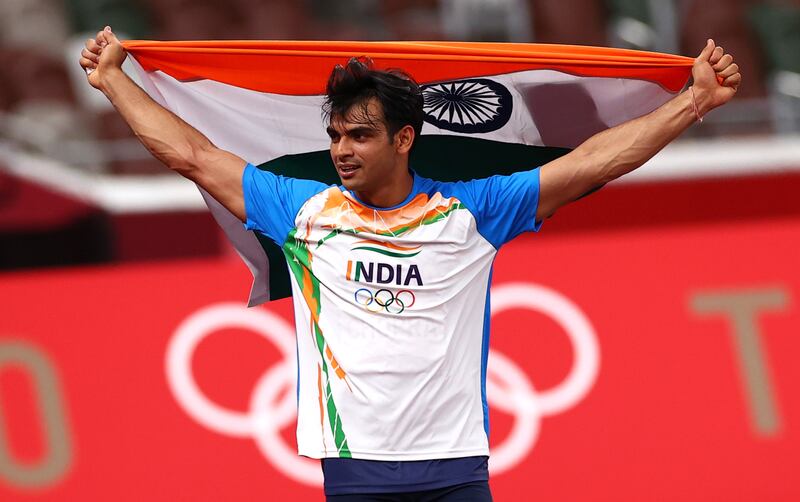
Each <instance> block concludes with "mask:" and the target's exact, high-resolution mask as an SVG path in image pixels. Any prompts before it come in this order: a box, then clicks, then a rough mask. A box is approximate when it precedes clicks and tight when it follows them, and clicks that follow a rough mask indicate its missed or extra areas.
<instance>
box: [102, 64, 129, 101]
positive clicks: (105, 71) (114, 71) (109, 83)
mask: <svg viewBox="0 0 800 502" xmlns="http://www.w3.org/2000/svg"><path fill="white" fill-rule="evenodd" d="M125 76H126V75H125V72H124V71H122V68H121V67H119V66H111V67H108V68H102V69H101V70H100V90H101V91H103V94H106V95H108V94H109V93H110V92H111V91H112V89H113V87H114V83H115V82H117V81H119V79H120V78H125Z"/></svg>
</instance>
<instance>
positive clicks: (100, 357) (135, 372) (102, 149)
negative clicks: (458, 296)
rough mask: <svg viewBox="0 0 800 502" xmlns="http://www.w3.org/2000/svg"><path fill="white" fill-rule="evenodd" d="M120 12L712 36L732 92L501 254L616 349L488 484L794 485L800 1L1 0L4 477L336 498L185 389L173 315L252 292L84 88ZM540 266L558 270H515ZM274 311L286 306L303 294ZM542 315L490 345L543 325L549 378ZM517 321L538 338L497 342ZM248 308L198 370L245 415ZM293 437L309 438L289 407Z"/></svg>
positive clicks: (783, 491)
mask: <svg viewBox="0 0 800 502" xmlns="http://www.w3.org/2000/svg"><path fill="white" fill-rule="evenodd" d="M106 24H108V25H111V26H112V27H113V28H114V31H115V32H116V33H117V34H118V36H119V37H120V38H123V39H155V40H191V39H209V40H210V39H326V40H470V41H511V42H538V43H555V44H582V45H599V46H615V47H624V48H633V49H642V50H651V51H658V52H668V53H674V54H682V55H687V56H695V55H696V54H697V53H698V52H699V50H700V49H701V48H702V47H703V45H704V42H705V40H706V39H707V38H709V37H711V38H714V40H715V41H716V42H717V44H719V45H722V46H723V47H724V48H725V50H726V51H727V52H730V53H732V54H733V55H734V56H735V58H736V61H737V62H738V64H739V66H740V68H741V72H742V74H743V76H744V80H743V83H742V85H741V87H740V90H739V92H738V95H737V97H736V99H735V100H734V101H733V102H731V103H730V104H729V105H727V106H725V107H724V108H722V109H719V110H715V111H713V112H712V113H710V114H709V115H708V116H707V117H706V119H705V121H704V122H703V123H702V124H695V126H693V127H692V128H690V129H689V130H688V131H687V132H686V133H684V135H683V136H682V137H681V138H680V139H679V140H678V141H676V142H675V143H673V144H671V145H670V146H669V147H667V148H666V149H665V150H664V151H663V152H662V153H661V154H659V155H658V156H656V157H655V158H654V159H653V160H652V161H650V162H649V163H648V165H647V166H645V167H644V168H642V169H641V170H640V171H637V173H635V174H634V175H631V176H629V177H626V178H625V179H622V180H620V181H619V182H615V183H613V184H611V185H610V186H608V187H606V188H604V189H603V190H601V191H600V192H598V193H597V194H595V195H592V196H591V197H588V198H586V199H584V200H581V201H579V202H577V203H575V204H573V205H571V206H569V207H568V208H565V209H564V210H563V211H561V212H560V213H559V214H558V215H557V216H556V217H555V218H554V219H553V220H552V221H551V222H550V221H549V222H548V224H547V225H546V226H545V231H543V232H542V233H541V235H537V236H536V237H530V238H529V237H524V238H521V239H519V241H520V243H517V241H515V243H514V244H512V245H511V246H510V250H509V251H507V252H506V253H507V254H505V255H504V254H503V253H501V255H500V258H499V259H498V262H497V268H496V273H495V276H494V277H495V279H494V281H495V284H497V283H498V282H499V283H501V284H502V282H503V281H519V280H521V279H523V280H527V279H530V281H534V282H535V283H537V284H545V285H547V286H548V287H550V288H553V289H554V290H557V291H560V292H561V293H562V294H564V295H566V297H568V298H570V299H571V300H572V301H574V302H576V304H577V305H579V306H580V308H581V309H583V312H584V313H585V314H586V315H587V316H588V318H589V319H590V320H591V322H592V323H594V325H595V326H596V331H597V336H598V338H599V340H600V342H601V343H600V346H601V353H602V355H603V358H602V361H603V362H602V364H601V372H600V376H599V377H598V380H597V383H596V385H595V387H594V389H593V390H592V393H591V394H589V396H588V397H587V398H585V400H584V402H583V403H581V405H580V406H577V407H576V408H575V409H574V410H571V411H570V412H569V413H568V414H562V415H561V416H560V417H559V418H552V419H551V418H548V419H546V420H545V421H544V426H543V429H542V431H545V430H546V432H542V433H541V437H540V439H539V442H538V443H537V446H536V454H532V453H531V454H530V455H529V453H530V451H529V450H525V452H523V453H525V455H527V456H525V457H524V461H523V460H520V461H519V462H521V463H520V464H519V466H520V467H517V468H516V471H512V472H510V473H506V474H503V475H501V476H498V477H497V478H495V479H496V481H495V483H496V484H495V485H494V488H495V494H496V497H497V499H498V500H529V498H528V496H527V495H526V494H523V493H525V492H526V491H527V490H528V487H529V486H531V483H533V485H535V486H538V487H539V491H538V492H536V491H535V492H534V493H538V495H539V496H541V497H543V498H542V500H576V499H581V500H654V499H663V500H666V499H670V500H684V501H687V500H704V501H708V500H725V501H732V500H743V501H744V500H747V501H752V500H800V484H798V481H797V478H796V475H794V474H791V472H792V471H791V469H792V466H795V470H796V465H798V463H800V458H798V451H800V447H798V439H797V438H798V436H797V433H798V430H797V426H798V425H800V402H798V396H800V389H798V387H797V382H800V374H798V371H800V370H798V365H797V364H796V359H797V356H799V355H800V341H799V340H798V337H797V334H798V326H800V311H799V310H798V307H797V305H798V297H800V270H799V267H798V260H797V257H798V256H800V246H799V245H798V244H799V243H800V196H798V193H800V0H552V1H551V0H385V1H379V0H336V1H327V0H224V1H223V0H2V1H1V2H0V499H2V500H8V499H9V497H10V499H11V500H28V499H29V497H34V498H42V499H48V500H109V499H113V500H234V499H235V500H254V499H259V500H265V499H266V500H271V499H274V500H300V499H308V500H319V499H321V496H320V491H319V489H318V488H317V487H316V485H314V483H313V482H311V483H309V482H308V480H307V478H306V480H305V481H303V480H302V479H300V478H302V476H300V478H297V477H295V478H293V477H292V475H290V474H289V475H287V474H286V468H284V469H283V470H282V469H280V468H279V467H276V465H277V464H276V463H275V462H274V461H271V463H270V462H265V461H264V457H263V456H262V455H261V454H260V453H259V452H258V450H257V449H256V448H255V447H254V446H253V444H254V443H253V442H252V441H250V440H246V441H245V440H243V439H242V438H241V436H242V435H241V434H240V435H238V436H237V435H236V434H228V435H227V436H234V437H227V436H226V435H225V434H222V433H219V434H214V433H211V432H209V431H208V430H207V429H208V427H206V428H205V429H204V428H202V427H200V426H199V425H198V424H197V423H196V421H193V420H191V419H190V418H189V416H188V415H187V414H186V413H184V411H182V410H180V409H179V408H178V407H177V406H176V404H175V400H174V399H173V397H171V395H170V393H169V391H168V390H167V385H166V383H165V379H164V375H163V368H162V360H163V358H164V352H165V346H166V344H167V343H168V340H169V337H170V335H171V333H173V331H174V330H175V329H176V326H179V325H180V324H181V322H183V321H184V320H185V319H187V318H188V317H190V316H191V315H193V314H192V313H193V312H199V311H201V310H202V309H203V308H205V306H207V305H211V304H214V302H220V301H227V302H232V301H236V302H242V301H244V299H245V298H246V294H247V285H248V284H249V276H248V273H247V271H246V269H245V267H244V265H243V264H241V263H240V261H239V259H238V257H237V256H234V253H233V252H232V250H231V248H230V246H229V245H228V244H227V242H226V241H225V239H224V237H223V236H222V234H221V232H220V230H219V229H218V227H217V225H216V223H215V222H214V221H213V219H212V218H211V216H210V215H209V213H208V211H207V209H206V207H205V205H204V204H203V202H202V199H201V198H200V196H199V194H198V192H197V190H196V188H195V187H194V186H193V185H192V184H191V183H188V182H186V181H184V180H182V179H180V178H179V177H177V176H176V175H173V174H172V173H168V172H165V171H166V170H165V169H164V168H163V167H162V166H161V165H160V164H159V163H158V162H157V161H155V160H153V159H152V158H151V157H150V156H149V155H148V154H147V152H146V151H145V149H144V148H143V147H142V146H141V145H140V144H139V143H138V142H137V141H136V139H135V138H134V136H133V135H132V133H131V131H130V130H129V128H128V127H127V125H126V124H125V123H124V122H122V120H121V119H120V118H119V117H118V115H117V114H116V113H115V111H114V110H113V109H112V108H111V106H110V105H109V104H108V103H107V102H106V100H105V99H104V98H103V96H102V95H100V93H99V92H97V91H94V90H93V89H91V88H90V87H89V86H88V85H87V84H86V79H85V75H84V74H83V73H82V71H81V69H80V68H79V66H78V57H79V53H80V50H81V48H82V47H83V45H84V43H85V40H86V39H87V38H88V37H93V36H94V34H95V33H96V32H97V31H98V30H100V29H102V27H103V26H104V25H106ZM533 239H536V240H535V241H534V240H533ZM534 243H535V244H534ZM534 245H535V247H534ZM533 253H539V254H533ZM504 256H505V258H504ZM534 256H535V257H536V258H532V257H534ZM512 257H513V259H512ZM514 260H516V261H514ZM538 260H546V264H549V266H541V267H539V266H537V267H532V271H530V272H528V271H525V272H524V273H522V274H521V275H520V273H518V270H517V269H516V268H514V267H515V265H516V263H519V262H523V263H528V262H532V261H537V262H538ZM512 261H513V264H514V266H512ZM530 281H529V282H530ZM268 309H269V311H271V312H272V311H274V312H276V313H277V314H278V315H281V316H283V318H285V319H287V320H289V322H291V321H290V319H291V308H290V306H289V305H288V304H287V303H286V302H277V303H276V305H270V306H269V307H268ZM257 310H260V309H257ZM512 310H513V309H512ZM533 310H536V309H533ZM541 310H542V309H539V311H538V312H531V311H526V312H524V313H520V311H519V310H516V311H514V312H516V313H507V314H503V316H512V317H513V316H516V317H514V318H513V319H512V318H510V317H503V318H502V319H498V320H497V321H496V325H495V326H496V327H495V328H494V331H493V337H495V338H494V339H493V347H495V348H497V347H499V349H497V350H500V351H502V353H505V354H512V355H515V356H517V360H518V361H522V359H520V358H519V354H527V353H529V352H531V351H530V350H529V349H530V346H529V345H527V344H529V343H530V344H535V346H536V347H537V348H538V349H539V350H537V351H534V352H535V353H533V354H531V355H530V356H529V357H528V358H527V359H526V363H525V365H524V367H523V369H524V372H525V373H526V374H527V375H528V377H530V378H531V379H532V381H533V382H535V383H536V384H537V388H542V387H544V388H547V387H548V386H550V385H556V383H557V382H559V381H560V380H561V379H562V378H563V377H564V375H565V374H567V373H568V368H569V367H570V364H571V361H573V360H574V358H575V357H576V356H575V354H574V350H573V349H571V348H570V345H569V343H568V342H566V341H565V340H566V339H567V338H565V337H564V336H563V335H564V333H565V332H568V331H569V330H568V329H566V328H564V326H563V325H562V324H559V322H554V321H553V319H552V315H551V316H549V317H548V315H545V314H543V313H542V311H541ZM251 311H252V310H251ZM265 311H266V310H265ZM243 315H245V314H243ZM501 317H502V316H501ZM556 321H557V320H556ZM234 324H235V323H234ZM521 326H525V327H526V329H529V328H530V327H531V326H533V327H534V328H531V329H533V330H535V331H536V332H537V333H538V334H537V335H536V337H534V338H533V339H530V338H527V339H525V340H522V341H520V340H519V339H516V338H515V337H513V336H506V334H509V335H510V334H513V333H515V332H517V331H519V330H520V327H521ZM239 328H241V326H238V327H237V326H228V327H227V328H225V329H223V330H222V331H221V332H222V333H224V334H225V336H222V337H216V338H215V336H216V335H215V336H212V337H210V338H209V341H208V342H203V343H204V344H200V345H199V346H198V349H197V353H196V354H195V355H196V361H195V372H196V374H197V375H199V376H197V378H198V381H199V384H198V385H200V387H201V388H203V390H204V391H205V392H206V393H207V394H208V395H210V396H212V397H213V398H214V399H215V400H216V401H217V402H221V403H223V404H225V405H226V406H228V407H229V408H231V409H238V410H244V409H246V408H247V406H248V402H249V401H248V400H249V399H250V392H251V390H252V386H253V382H254V381H256V380H258V375H261V374H262V373H263V371H264V368H265V367H268V366H269V364H267V363H269V362H274V361H275V360H276V359H277V358H278V357H279V355H278V354H277V353H276V351H275V350H274V348H265V347H266V346H267V345H268V344H264V343H263V340H262V339H261V338H259V337H255V340H254V339H253V336H252V333H251V334H250V337H249V338H248V335H247V334H246V333H242V332H241V331H242V329H243V328H242V329H239ZM220 329H221V328H220ZM226 330H227V331H226ZM237 330H238V331H237ZM245 331H246V330H245ZM270 336H271V335H270ZM226 337H227V338H226ZM237 337H238V338H237ZM231 339H233V340H236V343H234V344H233V345H228V342H229V341H230V340H231ZM226 340H227V341H226ZM511 340H516V341H511ZM531 340H533V341H531ZM231 347H234V348H231ZM48 368H49V369H48ZM231 368H235V370H236V372H235V373H236V374H235V375H231ZM203 372H206V373H205V374H207V375H213V376H211V377H209V376H207V377H203V376H202V374H203ZM54 375H55V376H54ZM47 382H50V383H49V384H48V383H47ZM37 396H38V397H37ZM43 396H44V397H43ZM54 396H55V397H54ZM517 397H518V396H517ZM151 398H152V399H155V400H156V401H154V402H150V401H148V400H149V399H151ZM507 399H508V401H512V402H513V401H515V398H514V396H511V397H508V398H507ZM517 401H518V399H517ZM143 402H144V403H145V404H144V405H143V404H142V403H143ZM530 419H531V418H530V417H527V418H526V417H524V416H522V418H520V415H519V414H517V415H514V414H513V413H510V412H509V408H507V407H506V408H504V407H503V406H500V407H499V411H493V418H492V420H493V424H498V425H496V426H495V427H496V428H495V429H493V430H494V431H495V432H494V434H495V436H494V438H496V439H493V441H503V440H505V439H507V438H508V437H513V438H515V440H519V441H522V440H520V439H519V438H518V437H517V436H514V435H513V434H516V432H515V431H516V429H515V427H516V425H514V424H516V423H517V421H519V420H530ZM282 434H283V437H284V439H285V440H286V441H287V443H288V444H290V445H291V444H292V441H293V439H292V426H291V425H286V424H284V428H283V429H282ZM530 434H533V436H535V435H536V434H537V433H536V432H530ZM533 436H529V437H528V439H527V441H528V443H526V444H529V445H530V444H531V443H530V442H531V441H533V440H532V439H531V437H533ZM156 443H157V444H156ZM531 448H532V447H531ZM289 450H291V447H290V448H289ZM531 451H532V450H531ZM120 452H122V453H123V454H122V455H121V454H120ZM187 452H196V453H194V454H192V455H187ZM264 455H267V454H266V453H264ZM267 456H268V455H267ZM123 457H124V458H123ZM287 462H289V461H288V460H287ZM289 464H291V462H289ZM110 466H113V469H112V467H110ZM187 466H188V467H187ZM306 467H307V466H306ZM233 471H235V472H233ZM219 473H223V474H219ZM282 473H283V474H282ZM298 479H300V481H298ZM576 479H581V480H583V481H582V482H581V483H575V482H574V480H576ZM254 480H257V482H256V481H254ZM254 483H255V484H254ZM120 487H125V489H122V488H120ZM520 487H525V490H521V489H520ZM689 487H692V489H689ZM269 493H272V494H273V497H272V498H270V497H269V496H268V495H265V494H269ZM276 493H277V494H279V495H274V494H276ZM110 495H113V497H112V496H110Z"/></svg>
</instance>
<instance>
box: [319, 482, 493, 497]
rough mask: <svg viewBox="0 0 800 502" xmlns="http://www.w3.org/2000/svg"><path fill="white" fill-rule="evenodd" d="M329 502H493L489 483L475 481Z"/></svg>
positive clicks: (362, 495)
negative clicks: (419, 490)
mask: <svg viewBox="0 0 800 502" xmlns="http://www.w3.org/2000/svg"><path fill="white" fill-rule="evenodd" d="M325 500H327V502H491V501H492V492H491V491H490V490H489V482H488V481H473V482H471V483H464V484H461V485H453V486H448V487H446V488H437V489H436V490H424V491H421V492H405V493H365V494H358V495H328V496H327V497H326V498H325Z"/></svg>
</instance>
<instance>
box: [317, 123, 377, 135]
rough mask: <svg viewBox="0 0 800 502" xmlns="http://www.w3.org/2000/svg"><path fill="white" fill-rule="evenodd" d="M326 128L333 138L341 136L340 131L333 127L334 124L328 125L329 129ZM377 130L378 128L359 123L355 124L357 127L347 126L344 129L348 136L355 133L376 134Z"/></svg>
mask: <svg viewBox="0 0 800 502" xmlns="http://www.w3.org/2000/svg"><path fill="white" fill-rule="evenodd" d="M325 130H326V131H327V133H328V136H330V137H332V138H333V137H336V136H341V134H340V133H339V131H337V130H336V128H335V127H333V126H328V127H327V129H325ZM376 132H377V129H376V128H374V127H370V126H366V125H358V126H355V127H346V128H345V130H344V134H346V135H348V136H352V135H354V134H361V135H367V134H375V133H376Z"/></svg>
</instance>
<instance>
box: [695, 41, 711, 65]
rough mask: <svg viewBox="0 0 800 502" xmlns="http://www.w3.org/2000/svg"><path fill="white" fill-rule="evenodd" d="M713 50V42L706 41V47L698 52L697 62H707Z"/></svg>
mask: <svg viewBox="0 0 800 502" xmlns="http://www.w3.org/2000/svg"><path fill="white" fill-rule="evenodd" d="M713 50H714V41H713V40H711V39H710V38H709V39H708V40H707V41H706V46H705V47H703V50H702V51H701V52H700V55H699V56H697V60H698V61H700V62H702V63H704V62H706V61H708V58H709V57H711V52H713Z"/></svg>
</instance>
